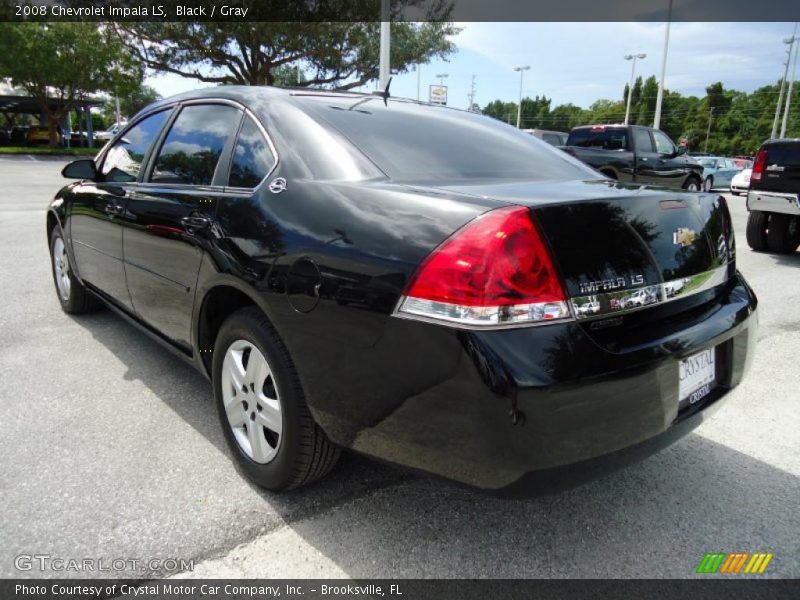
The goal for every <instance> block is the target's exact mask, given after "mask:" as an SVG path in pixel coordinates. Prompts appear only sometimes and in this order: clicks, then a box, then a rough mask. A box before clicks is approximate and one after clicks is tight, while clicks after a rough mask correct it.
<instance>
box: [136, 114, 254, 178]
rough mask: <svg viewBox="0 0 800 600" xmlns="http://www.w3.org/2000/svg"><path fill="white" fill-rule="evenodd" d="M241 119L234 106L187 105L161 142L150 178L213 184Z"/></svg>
mask: <svg viewBox="0 0 800 600" xmlns="http://www.w3.org/2000/svg"><path fill="white" fill-rule="evenodd" d="M240 119H241V112H240V111H239V109H238V108H235V107H233V106H227V105H223V104H204V105H191V106H186V107H184V108H183V109H182V110H181V113H180V114H179V115H178V118H177V119H175V123H173V125H172V127H171V128H170V130H169V133H168V134H167V137H166V139H165V140H164V144H163V145H162V146H161V150H160V151H159V153H158V158H157V159H156V164H155V168H154V169H153V174H152V175H151V177H150V181H151V182H153V183H173V184H184V185H211V183H212V182H213V181H214V173H215V172H216V170H217V164H218V163H219V158H220V156H222V151H223V149H224V148H225V145H226V144H227V142H228V139H229V138H230V137H231V136H232V135H234V134H235V133H236V129H237V127H238V126H239V121H240Z"/></svg>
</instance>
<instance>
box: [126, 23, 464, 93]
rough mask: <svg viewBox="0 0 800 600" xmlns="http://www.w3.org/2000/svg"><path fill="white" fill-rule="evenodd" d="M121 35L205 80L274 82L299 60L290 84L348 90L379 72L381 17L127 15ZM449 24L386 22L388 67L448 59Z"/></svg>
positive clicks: (159, 64)
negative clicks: (299, 72)
mask: <svg viewBox="0 0 800 600" xmlns="http://www.w3.org/2000/svg"><path fill="white" fill-rule="evenodd" d="M115 28H116V30H117V31H118V33H119V35H120V39H122V40H123V41H124V43H125V44H126V45H127V46H128V47H129V48H130V49H131V50H132V51H133V52H135V53H136V55H137V56H138V57H139V59H140V60H141V61H142V62H143V63H144V64H145V65H146V66H147V67H149V68H150V69H153V70H155V71H159V72H164V73H175V74H177V75H181V76H183V77H189V78H193V79H197V80H199V81H204V82H206V83H221V84H241V85H276V84H283V83H285V81H286V75H287V70H286V69H287V67H288V68H289V69H290V70H295V73H296V68H298V67H299V65H302V67H303V73H304V77H303V78H302V81H300V82H299V83H298V82H297V81H296V79H295V80H294V81H292V85H299V86H301V87H309V86H323V87H330V88H334V89H351V88H354V87H358V86H361V85H363V84H364V83H366V82H367V81H370V80H374V79H377V78H378V68H379V41H380V34H379V28H380V23H378V22H375V21H364V22H327V23H322V22H308V21H304V22H289V23H276V22H244V23H241V22H234V23H229V22H180V23H145V22H128V23H118V24H117V25H115ZM458 31H459V29H458V28H456V27H454V26H453V24H452V23H449V22H442V21H435V22H434V21H429V22H424V23H402V22H395V23H392V53H391V57H392V58H391V60H392V64H391V67H392V70H393V71H395V72H397V73H406V72H407V71H408V70H409V68H410V67H412V66H414V65H416V64H418V63H427V62H429V61H430V60H431V59H433V58H442V59H446V58H447V57H448V56H449V55H450V54H452V53H453V52H454V51H455V45H454V44H453V43H452V42H451V41H450V40H449V39H448V38H449V36H452V35H454V34H456V33H458Z"/></svg>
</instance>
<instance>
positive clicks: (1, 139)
mask: <svg viewBox="0 0 800 600" xmlns="http://www.w3.org/2000/svg"><path fill="white" fill-rule="evenodd" d="M10 143H11V131H9V130H7V129H0V146H8V145H9V144H10Z"/></svg>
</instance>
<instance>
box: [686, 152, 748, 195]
mask: <svg viewBox="0 0 800 600" xmlns="http://www.w3.org/2000/svg"><path fill="white" fill-rule="evenodd" d="M697 162H698V163H700V165H701V166H702V167H703V189H704V190H705V191H706V192H709V191H711V190H712V189H715V188H727V187H729V186H730V184H731V179H733V177H734V176H735V175H738V174H739V172H740V171H741V170H742V169H741V168H740V167H737V166H736V163H735V162H734V160H733V159H732V158H725V157H724V156H704V157H702V158H698V159H697Z"/></svg>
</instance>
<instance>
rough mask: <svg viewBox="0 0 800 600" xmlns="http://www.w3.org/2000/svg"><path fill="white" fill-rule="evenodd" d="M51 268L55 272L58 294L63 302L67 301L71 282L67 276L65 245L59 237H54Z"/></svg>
mask: <svg viewBox="0 0 800 600" xmlns="http://www.w3.org/2000/svg"><path fill="white" fill-rule="evenodd" d="M53 269H54V270H55V273H56V287H57V288H58V295H59V296H61V299H62V300H63V301H64V302H68V301H69V292H70V287H71V284H72V282H71V281H70V278H69V257H68V256H67V247H66V246H65V245H64V240H63V239H61V238H60V237H58V238H56V241H55V243H54V244H53Z"/></svg>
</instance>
